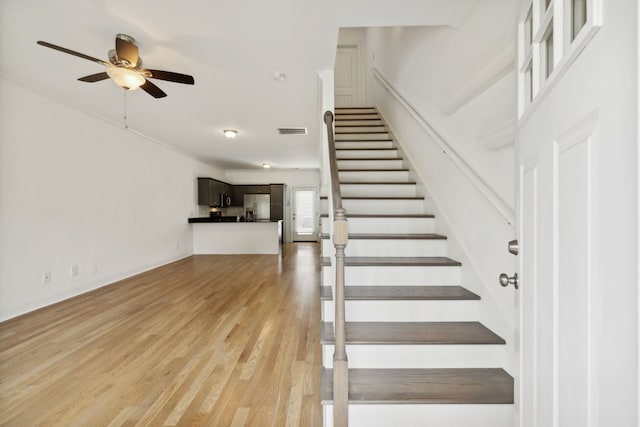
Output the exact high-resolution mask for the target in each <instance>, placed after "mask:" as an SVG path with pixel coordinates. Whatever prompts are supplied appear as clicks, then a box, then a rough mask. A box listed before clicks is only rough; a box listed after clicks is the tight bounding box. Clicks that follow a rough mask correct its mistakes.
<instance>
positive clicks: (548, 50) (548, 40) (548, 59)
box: [544, 21, 553, 78]
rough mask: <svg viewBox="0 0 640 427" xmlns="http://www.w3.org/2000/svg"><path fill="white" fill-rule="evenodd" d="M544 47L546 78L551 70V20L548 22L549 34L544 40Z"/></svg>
mask: <svg viewBox="0 0 640 427" xmlns="http://www.w3.org/2000/svg"><path fill="white" fill-rule="evenodd" d="M544 49H545V63H546V70H545V78H548V77H549V75H550V74H551V71H553V21H551V23H550V24H549V34H548V35H547V38H546V39H545V41H544Z"/></svg>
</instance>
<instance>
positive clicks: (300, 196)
mask: <svg viewBox="0 0 640 427" xmlns="http://www.w3.org/2000/svg"><path fill="white" fill-rule="evenodd" d="M291 195H292V198H293V213H292V217H293V241H294V242H299V241H313V242H315V241H317V240H318V220H319V219H318V215H317V211H318V208H317V199H318V194H317V190H316V189H315V188H300V187H298V188H295V187H294V188H293V189H292V190H291Z"/></svg>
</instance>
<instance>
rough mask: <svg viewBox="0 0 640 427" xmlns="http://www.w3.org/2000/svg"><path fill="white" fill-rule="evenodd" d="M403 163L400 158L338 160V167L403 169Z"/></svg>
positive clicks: (340, 168)
mask: <svg viewBox="0 0 640 427" xmlns="http://www.w3.org/2000/svg"><path fill="white" fill-rule="evenodd" d="M403 168H404V163H403V162H402V159H384V160H338V169H339V170H344V169H359V170H371V169H374V170H375V169H403Z"/></svg>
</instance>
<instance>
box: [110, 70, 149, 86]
mask: <svg viewBox="0 0 640 427" xmlns="http://www.w3.org/2000/svg"><path fill="white" fill-rule="evenodd" d="M107 74H108V75H109V77H111V80H113V82H114V83H115V84H117V85H118V86H120V87H121V88H124V89H127V90H136V89H138V88H139V87H140V86H142V85H143V84H144V82H145V81H146V79H145V78H144V77H143V76H142V75H140V73H138V72H136V71H134V70H131V69H129V68H121V67H109V68H107Z"/></svg>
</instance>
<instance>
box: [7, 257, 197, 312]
mask: <svg viewBox="0 0 640 427" xmlns="http://www.w3.org/2000/svg"><path fill="white" fill-rule="evenodd" d="M192 255H193V253H192V252H189V253H182V254H178V255H176V256H172V257H169V258H165V259H163V260H161V261H158V262H154V263H150V264H145V265H141V266H138V267H136V268H131V269H128V270H126V271H123V272H119V273H116V274H111V275H108V276H105V277H101V278H99V279H97V280H93V281H89V282H87V283H85V284H83V285H81V286H74V287H72V288H68V289H64V290H60V291H57V292H50V293H47V294H44V295H39V296H37V297H34V298H30V299H28V300H26V301H22V302H19V303H16V304H11V305H8V306H6V307H0V322H4V321H6V320H10V319H13V318H15V317H18V316H22V315H24V314H27V313H30V312H32V311H35V310H39V309H41V308H44V307H47V306H50V305H53V304H56V303H59V302H61V301H64V300H67V299H70V298H73V297H76V296H78V295H82V294H86V293H87V292H91V291H94V290H96V289H99V288H102V287H105V286H109V285H112V284H114V283H117V282H119V281H121V280H124V279H127V278H129V277H132V276H135V275H137V274H141V273H144V272H147V271H149V270H153V269H155V268H158V267H162V266H163V265H167V264H170V263H172V262H176V261H179V260H181V259H184V258H188V257H190V256H192Z"/></svg>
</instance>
